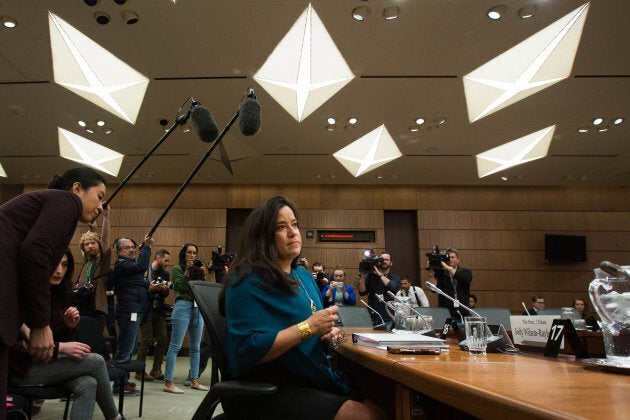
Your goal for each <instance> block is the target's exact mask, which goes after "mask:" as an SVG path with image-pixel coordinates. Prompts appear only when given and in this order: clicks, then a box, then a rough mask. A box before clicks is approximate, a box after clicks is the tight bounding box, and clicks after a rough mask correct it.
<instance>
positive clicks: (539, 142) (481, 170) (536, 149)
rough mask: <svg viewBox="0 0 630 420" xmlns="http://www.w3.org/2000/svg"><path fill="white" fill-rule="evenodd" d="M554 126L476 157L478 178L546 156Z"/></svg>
mask: <svg viewBox="0 0 630 420" xmlns="http://www.w3.org/2000/svg"><path fill="white" fill-rule="evenodd" d="M555 129H556V126H555V125H552V126H550V127H547V128H544V129H542V130H540V131H536V132H535V133H531V134H528V135H526V136H525V137H521V138H520V139H516V140H513V141H511V142H509V143H505V144H502V145H501V146H498V147H495V148H494V149H490V150H487V151H485V152H483V153H480V154H478V155H477V174H478V175H479V178H483V177H485V176H488V175H492V174H494V173H497V172H500V171H502V170H504V169H508V168H511V167H512V166H516V165H520V164H522V163H527V162H531V161H532V160H536V159H540V158H543V157H545V156H547V152H548V151H549V145H550V144H551V139H552V138H553V133H554V131H555Z"/></svg>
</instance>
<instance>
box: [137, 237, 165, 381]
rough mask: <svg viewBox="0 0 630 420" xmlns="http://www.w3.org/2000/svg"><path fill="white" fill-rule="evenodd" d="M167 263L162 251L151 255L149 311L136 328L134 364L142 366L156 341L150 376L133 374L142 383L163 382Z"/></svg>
mask: <svg viewBox="0 0 630 420" xmlns="http://www.w3.org/2000/svg"><path fill="white" fill-rule="evenodd" d="M170 261H171V254H170V253H169V252H168V251H167V250H165V249H159V250H157V251H156V252H155V257H153V262H152V263H151V265H150V266H149V270H148V271H147V279H149V280H150V281H151V283H150V284H149V290H148V292H147V293H149V302H150V303H149V310H148V311H147V316H146V319H145V321H144V322H143V323H142V324H141V325H140V334H141V335H142V340H141V341H140V346H139V347H138V360H142V361H143V362H144V361H145V360H146V359H147V351H148V350H149V348H150V347H153V340H156V345H155V351H154V353H153V368H152V369H151V372H149V374H147V373H146V372H136V379H138V380H142V376H141V375H142V374H144V380H145V381H152V380H153V379H160V380H163V379H164V374H163V373H162V362H163V361H164V354H165V353H166V346H167V344H168V337H167V332H166V318H165V314H164V309H165V307H164V306H165V303H164V299H166V298H167V297H168V294H169V292H170V285H171V282H170V281H169V280H170V274H169V272H168V271H166V268H167V267H168V265H169V263H170Z"/></svg>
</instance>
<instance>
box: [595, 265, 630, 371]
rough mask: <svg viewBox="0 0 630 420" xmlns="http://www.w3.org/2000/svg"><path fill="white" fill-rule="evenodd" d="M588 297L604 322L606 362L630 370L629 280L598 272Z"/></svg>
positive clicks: (602, 322)
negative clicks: (626, 367) (629, 368)
mask: <svg viewBox="0 0 630 420" xmlns="http://www.w3.org/2000/svg"><path fill="white" fill-rule="evenodd" d="M588 294H589V296H590V298H591V302H593V307H594V308H595V311H596V312H597V314H598V315H599V317H600V319H601V324H602V325H601V326H602V334H603V336H604V347H605V350H606V360H607V361H608V362H610V363H613V364H618V365H624V366H629V367H630V279H628V278H626V277H618V278H616V277H609V276H608V275H607V274H606V273H605V272H604V271H602V270H599V269H597V270H595V279H594V280H593V281H592V282H591V284H590V285H589V288H588Z"/></svg>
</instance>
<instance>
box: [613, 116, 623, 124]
mask: <svg viewBox="0 0 630 420" xmlns="http://www.w3.org/2000/svg"><path fill="white" fill-rule="evenodd" d="M622 122H623V117H618V118H615V119H614V120H613V124H615V125H619V124H621V123H622Z"/></svg>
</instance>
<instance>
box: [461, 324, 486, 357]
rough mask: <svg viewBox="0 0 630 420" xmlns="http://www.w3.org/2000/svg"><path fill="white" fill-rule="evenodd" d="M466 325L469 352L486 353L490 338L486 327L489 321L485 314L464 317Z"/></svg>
mask: <svg viewBox="0 0 630 420" xmlns="http://www.w3.org/2000/svg"><path fill="white" fill-rule="evenodd" d="M464 327H465V328H466V343H467V346H468V352H469V353H471V354H486V347H487V346H488V340H487V337H486V329H487V328H488V321H487V320H486V317H485V316H467V317H464Z"/></svg>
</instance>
